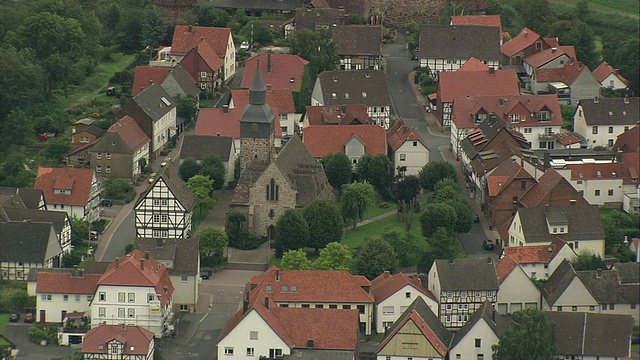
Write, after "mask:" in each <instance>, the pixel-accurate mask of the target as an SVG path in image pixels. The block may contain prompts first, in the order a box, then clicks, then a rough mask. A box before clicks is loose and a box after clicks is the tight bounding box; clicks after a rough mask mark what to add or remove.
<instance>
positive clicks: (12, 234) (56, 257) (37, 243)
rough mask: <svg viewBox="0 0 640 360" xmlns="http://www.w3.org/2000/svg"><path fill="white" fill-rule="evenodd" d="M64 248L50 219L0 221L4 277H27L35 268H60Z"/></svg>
mask: <svg viewBox="0 0 640 360" xmlns="http://www.w3.org/2000/svg"><path fill="white" fill-rule="evenodd" d="M62 255H63V251H62V247H60V242H59V241H58V237H57V236H56V232H55V230H54V228H53V224H51V223H50V222H23V221H20V222H18V221H12V222H0V278H1V279H3V280H19V281H22V280H26V279H27V276H28V275H29V270H30V269H32V268H53V267H59V266H60V261H61V257H62Z"/></svg>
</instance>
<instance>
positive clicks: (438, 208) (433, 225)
mask: <svg viewBox="0 0 640 360" xmlns="http://www.w3.org/2000/svg"><path fill="white" fill-rule="evenodd" d="M420 225H422V235H424V236H425V237H427V238H428V237H431V236H432V235H433V234H434V233H435V232H436V230H438V228H444V229H445V230H446V231H447V232H448V233H449V234H451V235H453V234H455V225H456V210H455V209H454V208H453V206H451V205H449V204H445V203H429V204H426V205H425V206H424V209H423V210H422V214H421V215H420Z"/></svg>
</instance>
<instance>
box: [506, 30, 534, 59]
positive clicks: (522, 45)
mask: <svg viewBox="0 0 640 360" xmlns="http://www.w3.org/2000/svg"><path fill="white" fill-rule="evenodd" d="M538 39H540V35H538V34H537V33H536V32H535V31H533V30H531V29H529V28H524V29H522V31H520V33H519V34H518V35H517V36H516V37H514V38H512V39H511V40H510V41H507V42H506V43H504V44H502V46H501V47H500V51H501V52H502V53H503V54H505V55H506V56H508V57H511V56H513V55H515V54H517V53H519V52H520V51H522V50H524V49H526V48H527V47H529V46H531V45H532V44H533V43H534V42H536V40H538Z"/></svg>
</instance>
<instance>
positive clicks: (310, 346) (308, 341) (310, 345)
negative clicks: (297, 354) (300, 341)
mask: <svg viewBox="0 0 640 360" xmlns="http://www.w3.org/2000/svg"><path fill="white" fill-rule="evenodd" d="M313 347H314V344H313V339H308V340H307V348H309V349H313Z"/></svg>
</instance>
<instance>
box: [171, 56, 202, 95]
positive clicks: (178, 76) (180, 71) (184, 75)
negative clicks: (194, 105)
mask: <svg viewBox="0 0 640 360" xmlns="http://www.w3.org/2000/svg"><path fill="white" fill-rule="evenodd" d="M169 76H171V77H173V78H174V79H175V80H176V83H177V84H178V85H179V86H180V88H181V89H182V91H183V92H184V93H185V94H187V95H191V96H195V97H198V95H200V92H201V90H200V88H199V87H198V86H197V85H196V83H195V81H194V80H193V78H192V77H191V75H189V73H188V72H187V71H186V70H185V69H184V68H183V67H182V66H180V65H179V64H178V65H176V66H175V67H174V68H173V69H172V70H171V72H169ZM166 81H167V79H165V82H166ZM163 85H165V84H164V83H163ZM176 101H177V99H176Z"/></svg>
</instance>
